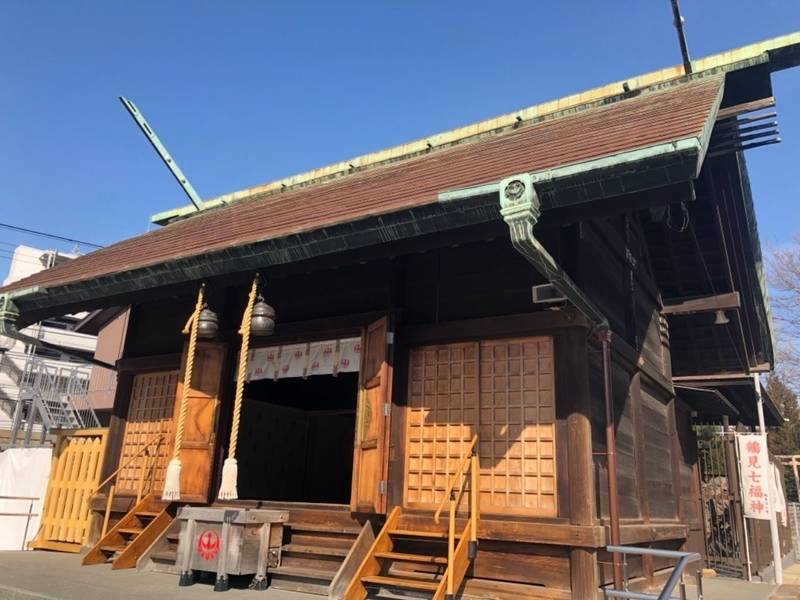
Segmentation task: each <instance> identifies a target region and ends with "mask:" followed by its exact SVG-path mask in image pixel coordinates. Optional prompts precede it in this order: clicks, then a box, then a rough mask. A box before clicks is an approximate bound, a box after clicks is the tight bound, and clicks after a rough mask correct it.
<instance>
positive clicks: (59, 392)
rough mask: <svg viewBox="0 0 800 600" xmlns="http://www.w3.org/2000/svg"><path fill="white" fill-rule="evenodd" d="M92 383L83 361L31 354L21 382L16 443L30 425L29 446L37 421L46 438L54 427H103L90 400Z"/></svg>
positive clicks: (14, 433) (13, 434)
mask: <svg viewBox="0 0 800 600" xmlns="http://www.w3.org/2000/svg"><path fill="white" fill-rule="evenodd" d="M88 387H89V371H88V370H86V369H85V368H81V366H80V365H76V366H74V367H65V366H64V365H55V364H48V362H47V361H46V360H45V359H42V358H40V357H37V356H34V355H32V356H30V357H29V358H28V359H27V361H26V363H25V368H24V370H23V374H22V380H21V382H20V386H19V398H18V400H17V406H16V409H15V411H14V419H13V423H12V431H11V439H12V444H13V443H14V442H15V441H16V438H17V435H18V434H19V431H20V429H21V428H22V426H23V425H25V426H26V430H25V438H24V439H25V445H26V446H27V445H29V444H30V441H31V435H32V432H33V428H34V425H36V424H40V425H41V427H42V439H44V437H45V435H46V434H47V432H49V431H50V430H52V429H86V428H92V427H99V426H100V421H99V420H98V418H97V415H96V414H95V412H94V409H93V408H92V406H91V403H90V402H89V401H88V394H87V392H88Z"/></svg>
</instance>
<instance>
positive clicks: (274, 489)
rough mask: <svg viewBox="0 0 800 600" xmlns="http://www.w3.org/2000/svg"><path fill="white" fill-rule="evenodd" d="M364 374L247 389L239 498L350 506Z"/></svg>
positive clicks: (252, 384) (255, 384) (262, 382)
mask: <svg viewBox="0 0 800 600" xmlns="http://www.w3.org/2000/svg"><path fill="white" fill-rule="evenodd" d="M357 394H358V373H339V374H338V375H337V376H335V377H334V376H333V375H317V376H313V377H308V378H306V379H303V378H301V377H292V378H286V379H278V380H272V379H262V380H259V381H251V382H250V383H248V384H246V386H245V399H244V403H243V406H242V420H241V426H240V427H241V431H240V435H239V448H238V452H237V460H238V463H239V484H238V485H239V497H240V498H242V499H251V500H278V501H286V502H318V503H322V502H325V503H334V504H349V502H350V486H351V480H352V474H353V439H354V435H355V421H356V403H357V402H356V399H357Z"/></svg>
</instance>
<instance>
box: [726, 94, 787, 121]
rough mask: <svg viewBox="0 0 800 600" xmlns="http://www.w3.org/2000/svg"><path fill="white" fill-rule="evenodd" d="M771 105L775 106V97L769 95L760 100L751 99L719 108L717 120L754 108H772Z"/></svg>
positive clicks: (730, 117) (751, 110) (729, 117)
mask: <svg viewBox="0 0 800 600" xmlns="http://www.w3.org/2000/svg"><path fill="white" fill-rule="evenodd" d="M773 106H775V98H773V97H772V96H769V97H767V98H761V99H760V100H753V101H752V102H745V103H744V104H736V105H734V106H729V107H727V108H721V109H719V111H718V112H717V122H719V121H724V120H725V119H732V118H733V117H736V116H738V115H742V114H744V113H748V112H753V111H754V110H763V109H765V108H772V107H773Z"/></svg>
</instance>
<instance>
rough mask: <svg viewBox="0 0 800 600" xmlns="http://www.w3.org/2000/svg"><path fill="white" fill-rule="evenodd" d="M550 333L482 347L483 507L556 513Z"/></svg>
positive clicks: (481, 456)
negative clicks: (546, 335)
mask: <svg viewBox="0 0 800 600" xmlns="http://www.w3.org/2000/svg"><path fill="white" fill-rule="evenodd" d="M553 380H554V371H553V340H552V338H550V337H538V338H523V339H519V340H498V341H485V342H481V345H480V396H479V399H480V428H479V433H480V438H481V441H480V460H481V508H482V510H486V511H488V512H504V513H506V512H509V511H511V512H522V513H526V514H536V515H547V516H555V515H556V513H557V506H556V469H555V391H554V381H553Z"/></svg>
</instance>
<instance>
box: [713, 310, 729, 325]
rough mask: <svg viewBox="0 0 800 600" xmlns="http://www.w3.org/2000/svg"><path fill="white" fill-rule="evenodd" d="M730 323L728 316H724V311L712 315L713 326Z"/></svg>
mask: <svg viewBox="0 0 800 600" xmlns="http://www.w3.org/2000/svg"><path fill="white" fill-rule="evenodd" d="M730 322H731V320H730V319H729V318H728V315H726V314H725V311H724V310H718V311H717V312H716V314H715V315H714V325H727V324H728V323H730Z"/></svg>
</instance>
